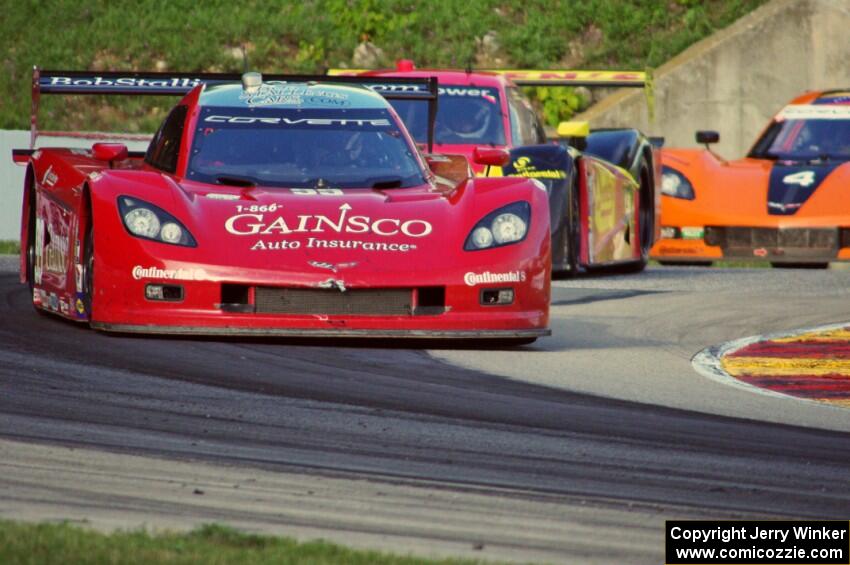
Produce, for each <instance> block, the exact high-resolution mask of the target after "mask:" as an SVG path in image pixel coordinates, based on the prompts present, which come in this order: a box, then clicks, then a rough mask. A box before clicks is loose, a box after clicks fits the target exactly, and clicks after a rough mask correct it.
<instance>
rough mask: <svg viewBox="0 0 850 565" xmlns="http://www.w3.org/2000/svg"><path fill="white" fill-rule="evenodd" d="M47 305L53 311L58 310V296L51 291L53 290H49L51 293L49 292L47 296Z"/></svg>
mask: <svg viewBox="0 0 850 565" xmlns="http://www.w3.org/2000/svg"><path fill="white" fill-rule="evenodd" d="M47 305H48V306H49V307H50V309H51V310H53V311H57V310H59V297H58V296H56V293H53V292H51V293H50V296H49V298H48V302H47Z"/></svg>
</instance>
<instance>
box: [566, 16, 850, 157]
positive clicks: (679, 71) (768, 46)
mask: <svg viewBox="0 0 850 565" xmlns="http://www.w3.org/2000/svg"><path fill="white" fill-rule="evenodd" d="M654 78H655V117H654V120H653V121H650V119H649V112H648V109H647V104H646V98H645V96H644V94H643V93H642V92H637V91H631V92H626V91H622V92H619V93H617V94H615V95H613V96H609V97H607V98H605V99H604V100H602V101H600V102H599V103H598V104H596V105H594V106H593V107H591V108H589V109H588V110H587V111H586V112H584V113H583V114H582V115H581V116H579V117H577V118H576V119H581V120H588V121H590V124H591V127H635V126H636V127H638V128H640V129H641V130H643V131H644V132H646V133H648V134H651V135H661V136H664V137H665V138H666V140H667V141H666V145H667V146H668V147H696V146H697V144H696V142H695V141H694V132H695V131H696V130H698V129H712V130H718V131H719V132H720V143H719V144H718V145H716V146H715V148H716V150H717V152H718V153H720V154H721V155H723V156H724V157H727V158H735V157H740V156H742V155H744V154H745V153H746V151H747V150H748V149H749V147H750V145H752V143H753V141H755V138H756V137H757V136H758V134H759V133H760V132H761V131H762V129H763V128H764V127H765V125H767V121H768V120H769V119H770V118H771V117H772V116H773V115H774V114H775V113H776V112H777V111H778V110H779V109H780V108H781V107H782V106H783V105H785V104H786V103H787V102H788V101H789V100H790V99H791V98H793V97H794V96H796V95H798V94H801V93H803V92H804V91H806V90H820V89H829V88H848V89H850V0H773V1H771V2H768V3H767V4H765V5H764V6H762V7H761V8H759V9H758V10H756V11H754V12H752V13H751V14H749V15H747V16H745V17H743V18H741V19H740V20H738V21H737V22H735V23H734V24H732V25H731V26H729V27H728V28H726V29H724V30H721V31H719V32H717V33H715V34H714V35H712V36H710V37H708V38H706V39H704V40H703V41H701V42H699V43H697V44H695V45H693V46H691V47H690V48H689V49H687V50H686V51H684V52H683V53H681V54H680V55H678V56H677V57H675V58H673V59H672V60H670V61H669V62H668V63H666V64H664V65H663V66H662V67H660V68H658V69H656V71H655V73H654Z"/></svg>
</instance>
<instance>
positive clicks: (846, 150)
mask: <svg viewBox="0 0 850 565" xmlns="http://www.w3.org/2000/svg"><path fill="white" fill-rule="evenodd" d="M753 156H754V157H760V158H767V159H779V160H789V161H811V160H824V161H827V160H842V161H843V160H850V119H809V120H783V121H777V122H774V123H773V124H771V127H770V128H768V130H767V131H766V132H765V133H764V135H763V136H762V138H761V139H760V140H759V141H758V142H757V143H756V145H755V148H754V150H753Z"/></svg>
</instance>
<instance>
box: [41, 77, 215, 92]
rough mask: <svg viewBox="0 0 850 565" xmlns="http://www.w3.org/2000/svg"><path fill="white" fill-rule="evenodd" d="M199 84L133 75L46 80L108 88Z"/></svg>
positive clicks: (176, 78)
mask: <svg viewBox="0 0 850 565" xmlns="http://www.w3.org/2000/svg"><path fill="white" fill-rule="evenodd" d="M199 84H201V81H200V79H197V78H178V77H173V78H167V77H164V78H161V79H149V78H135V77H120V78H111V79H105V78H103V77H99V76H93V77H86V78H73V77H62V76H55V77H50V79H49V81H48V85H50V86H100V87H104V88H105V89H106V88H109V87H113V88H114V87H123V88H128V87H129V88H150V89H152V90H153V89H157V88H179V89H184V88H185V89H186V90H191V89H193V88H195V87H196V86H198V85H199Z"/></svg>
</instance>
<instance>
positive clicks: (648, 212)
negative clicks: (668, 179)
mask: <svg viewBox="0 0 850 565" xmlns="http://www.w3.org/2000/svg"><path fill="white" fill-rule="evenodd" d="M638 181H639V182H640V188H639V189H638V190H639V191H640V192H639V193H638V213H637V216H636V218H635V222H636V223H637V225H636V226H635V229H634V233H636V234H637V237H638V243H639V244H640V257H639V258H638V259H635V260H634V261H632V262H629V263H628V264H626V265H624V266H623V267H621V268H617V269H616V272H623V273H639V272H641V271H643V270H644V269H645V268H646V264H647V263H648V262H649V250H650V249H651V248H652V235H653V233H655V191H654V190H653V188H652V173H651V172H650V168H649V163H648V162H647V159H646V156H643V157H641V160H640V168H639V169H638Z"/></svg>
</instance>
